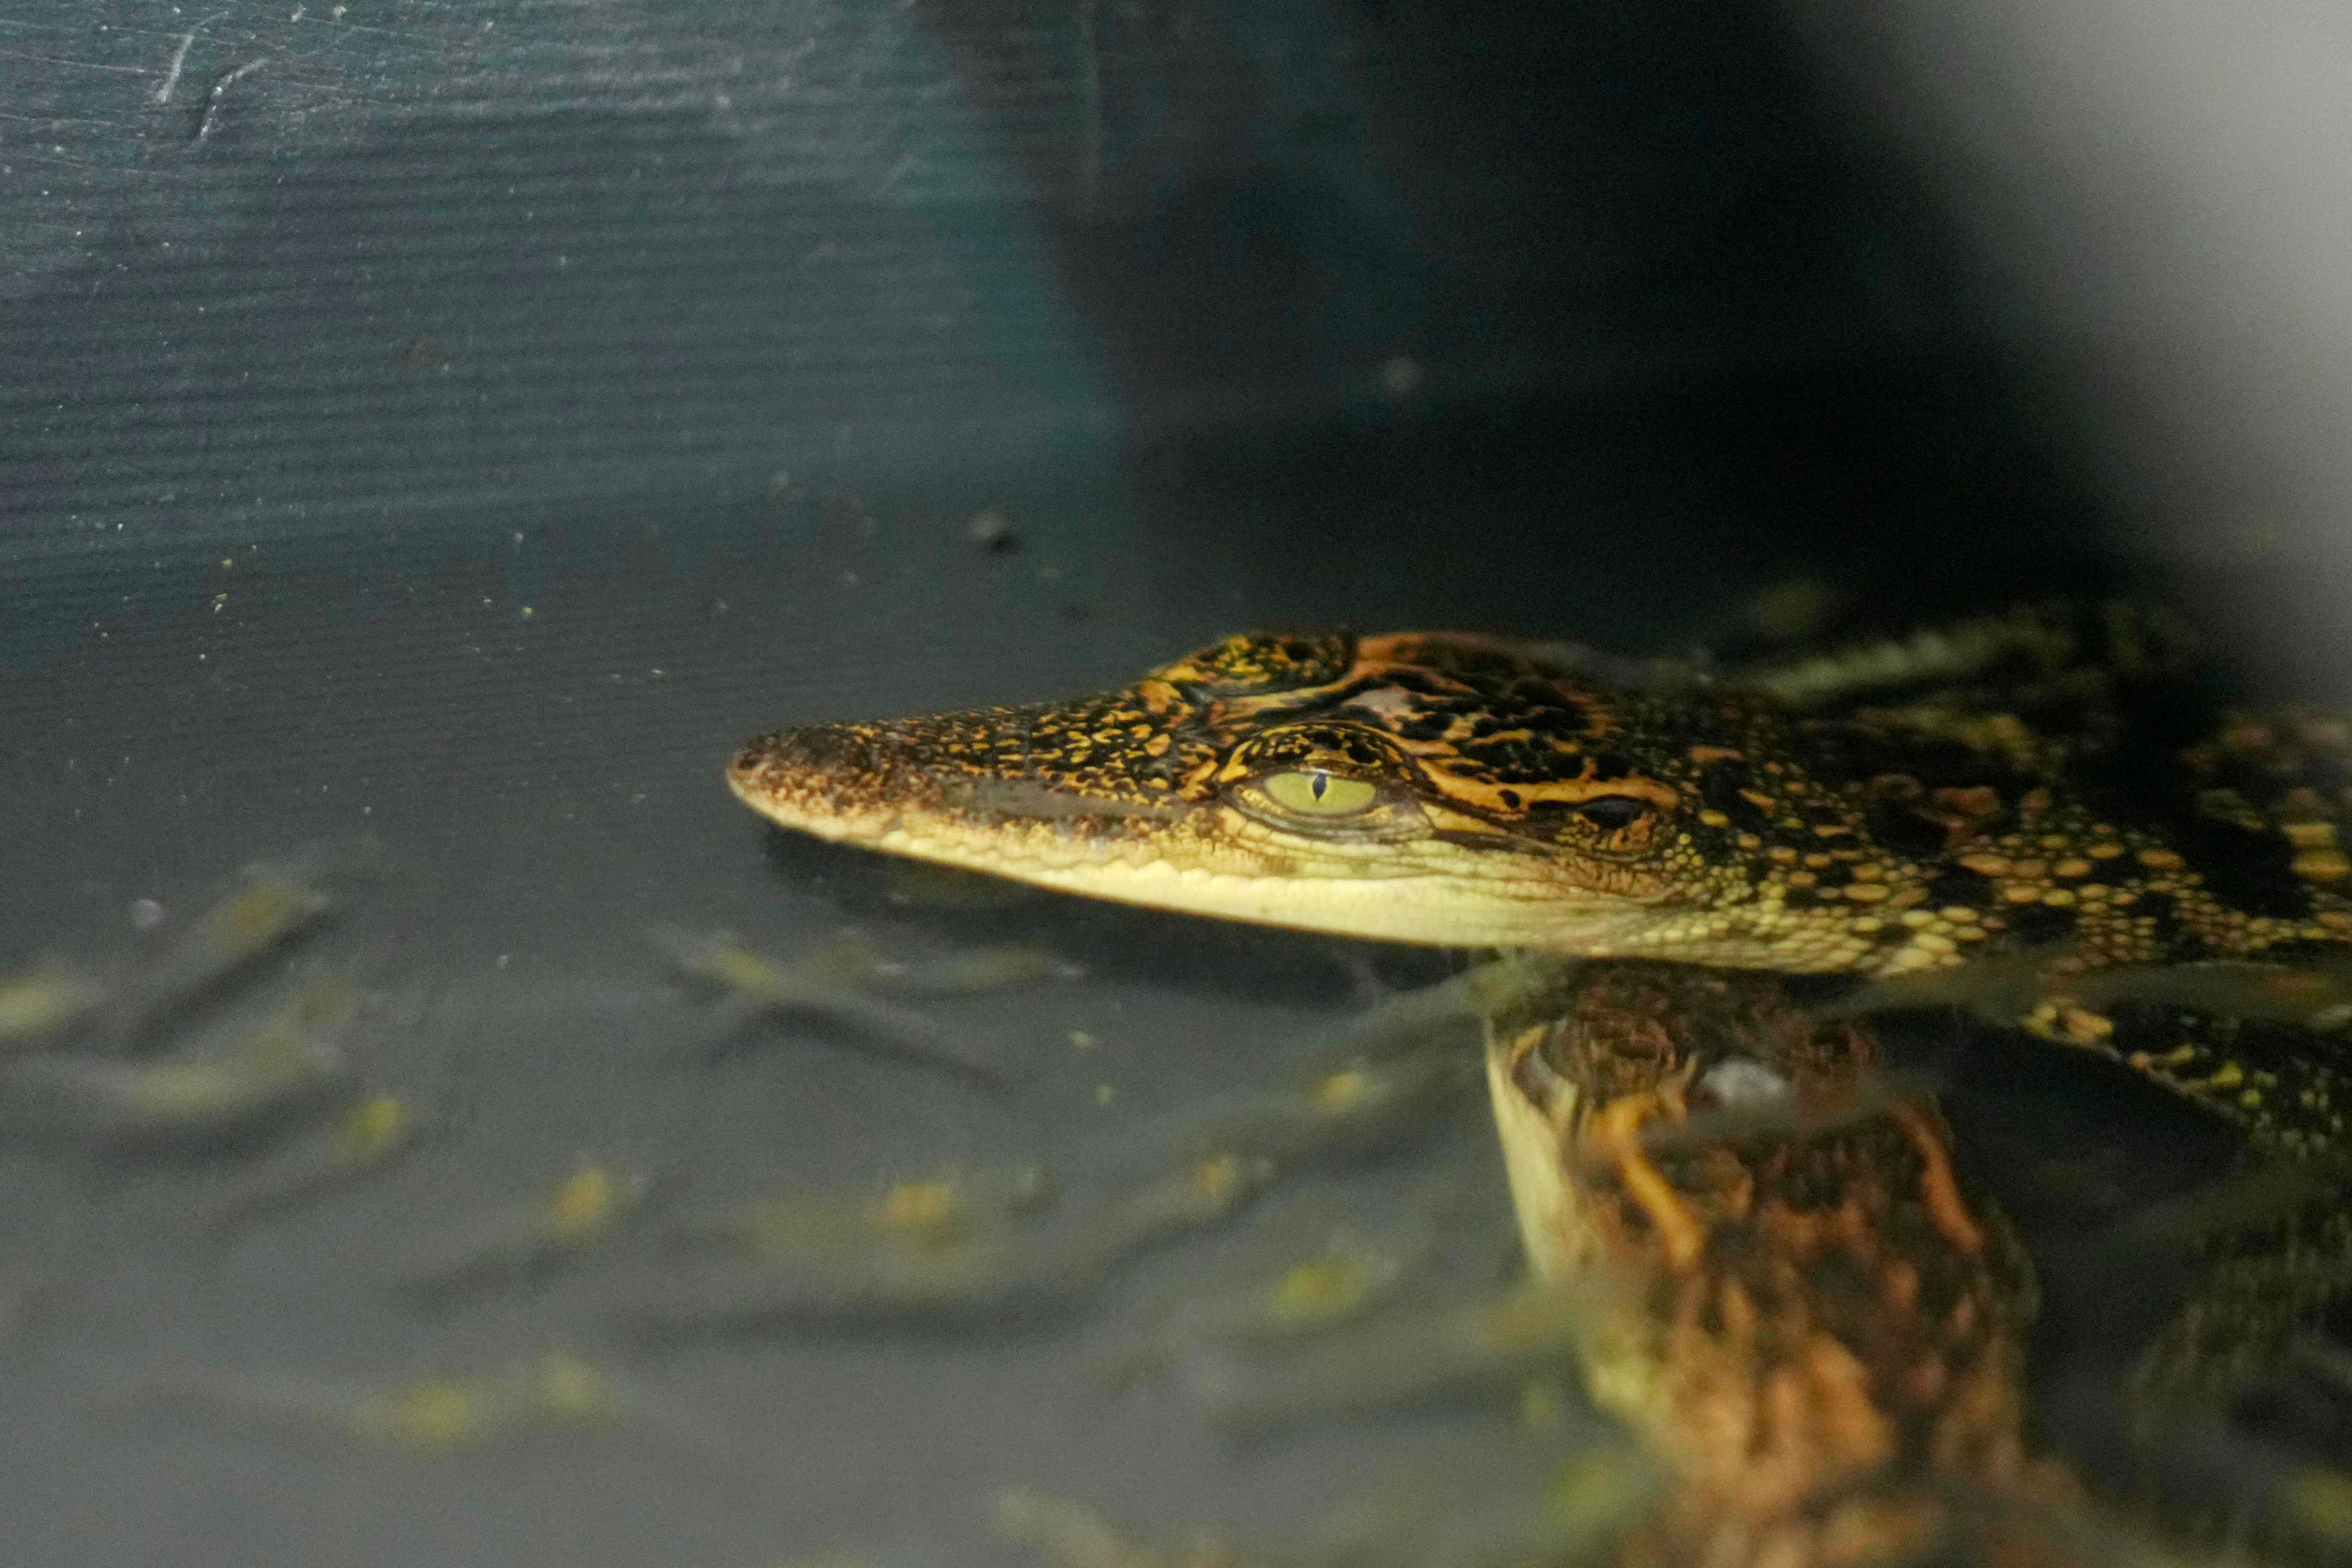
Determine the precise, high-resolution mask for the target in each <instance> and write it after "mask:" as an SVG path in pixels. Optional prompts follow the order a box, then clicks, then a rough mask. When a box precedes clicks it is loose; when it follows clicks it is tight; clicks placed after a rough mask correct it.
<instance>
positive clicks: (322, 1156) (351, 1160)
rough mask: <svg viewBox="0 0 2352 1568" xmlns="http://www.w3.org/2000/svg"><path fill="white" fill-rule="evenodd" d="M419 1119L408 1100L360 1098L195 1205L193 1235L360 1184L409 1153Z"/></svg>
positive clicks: (240, 1223)
mask: <svg viewBox="0 0 2352 1568" xmlns="http://www.w3.org/2000/svg"><path fill="white" fill-rule="evenodd" d="M425 1120H426V1119H425V1114H424V1112H423V1110H420V1108H419V1107H418V1106H417V1105H416V1104H415V1102H414V1101H413V1100H403V1099H401V1098H399V1097H398V1096H396V1095H390V1094H383V1093H373V1094H363V1095H362V1096H361V1097H360V1098H359V1099H357V1100H353V1101H352V1103H351V1104H349V1105H347V1106H345V1107H343V1109H341V1110H339V1111H337V1112H336V1113H335V1115H334V1116H333V1117H332V1118H331V1119H330V1120H328V1121H325V1122H323V1123H321V1124H320V1125H319V1126H317V1127H315V1128H312V1129H310V1130H309V1131H305V1132H303V1133H301V1134H300V1135H299V1136H297V1137H295V1138H293V1139H291V1140H289V1142H286V1143H284V1144H281V1145H279V1146H278V1147H277V1148H274V1149H272V1150H270V1151H269V1152H268V1153H266V1154H264V1155H262V1156H260V1157H259V1159H258V1161H257V1163H256V1165H255V1166H254V1167H253V1168H252V1169H249V1170H246V1171H242V1172H240V1173H238V1174H237V1175H236V1176H235V1177H234V1178H232V1179H231V1180H230V1181H229V1182H228V1183H227V1184H226V1185H225V1186H223V1187H221V1188H220V1189H218V1190H216V1191H215V1192H213V1193H211V1194H207V1195H205V1197H204V1198H203V1199H201V1200H200V1201H198V1202H197V1203H195V1204H194V1205H192V1206H191V1209H190V1212H189V1223H190V1224H191V1225H193V1226H195V1227H196V1228H197V1229H199V1230H206V1231H212V1232H215V1233H226V1232H229V1231H234V1230H236V1229H239V1228H242V1227H243V1226H247V1225H249V1224H251V1223H253V1222H255V1221H257V1220H259V1219H262V1218H265V1217H267V1216H268V1215H272V1214H276V1213H278V1212H279V1211H280V1210H283V1209H286V1208H289V1207H292V1206H294V1205H298V1204H302V1203H308V1202H311V1201H313V1200H316V1199H318V1198H321V1197H324V1196H326V1195H328V1194H331V1193H333V1192H335V1191H337V1190H339V1189H340V1188H342V1187H344V1186H347V1185H349V1184H352V1183H355V1182H359V1181H362V1180H364V1179H366V1178H367V1177H369V1176H371V1175H373V1174H375V1173H378V1172H381V1171H383V1169H385V1168H386V1167H388V1166H390V1165H391V1164H392V1163H394V1162H395V1161H397V1160H399V1159H400V1158H401V1157H402V1156H403V1155H405V1154H407V1153H408V1152H411V1151H412V1150H414V1149H415V1147H416V1144H417V1142H418V1140H419V1138H420V1136H421V1135H422V1133H423V1131H424V1130H425Z"/></svg>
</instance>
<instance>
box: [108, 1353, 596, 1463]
mask: <svg viewBox="0 0 2352 1568" xmlns="http://www.w3.org/2000/svg"><path fill="white" fill-rule="evenodd" d="M139 1393H140V1394H141V1395H142V1398H143V1400H144V1401H145V1402H146V1403H149V1404H152V1405H162V1406H164V1407H166V1408H171V1409H177V1410H182V1411H184V1412H187V1413H189V1414H191V1415H196V1416H197V1417H199V1418H201V1419H205V1420H210V1421H216V1422H222V1423H225V1424H227V1425H231V1426H249V1427H259V1428H262V1429H265V1430H269V1431H276V1432H284V1433H289V1434H294V1435H303V1434H310V1435H315V1436H326V1437H335V1438H341V1439H345V1440H348V1441H352V1442H355V1443H359V1444H362V1445H365V1446H367V1447H379V1448H389V1449H394V1450H396V1451H399V1452H403V1453H406V1454H410V1455H414V1456H416V1457H418V1458H441V1457H445V1456H448V1455H453V1454H467V1453H473V1452H477V1451H478V1450H480V1449H482V1448H484V1447H488V1446H489V1445H490V1444H492V1443H493V1442H497V1441H500V1440H505V1439H511V1438H514V1437H517V1436H523V1435H527V1434H529V1433H531V1432H560V1431H565V1430H591V1431H593V1430H603V1429H607V1428H610V1427H612V1426H616V1425H618V1424H619V1423H620V1422H621V1421H622V1420H623V1418H624V1417H625V1415H627V1414H628V1412H629V1409H630V1401H629V1400H628V1399H627V1398H626V1397H625V1395H624V1394H622V1392H621V1389H620V1387H619V1385H618V1384H616V1383H615V1382H614V1379H613V1378H612V1377H611V1376H610V1374H608V1373H605V1372H604V1371H603V1370H602V1369H601V1368H599V1367H598V1366H597V1365H596V1364H595V1363H593V1362H591V1361H588V1360H587V1359H585V1358H584V1357H582V1356H580V1355H578V1354H576V1353H574V1352H571V1351H568V1350H562V1349H549V1350H545V1351H542V1352H540V1353H539V1354H538V1355H537V1356H535V1357H533V1358H532V1359H531V1360H530V1362H528V1363H524V1364H522V1365H520V1366H517V1367H514V1368H511V1369H509V1370H508V1371H506V1372H503V1373H489V1374H484V1373H430V1374H427V1375H425V1376H423V1377H417V1378H411V1379H408V1380H406V1381H404V1382H400V1383H394V1384H381V1385H373V1386H372V1385H369V1384H364V1383H358V1382H354V1381H351V1380H345V1379H338V1378H331V1377H321V1376H314V1375H308V1374H300V1373H276V1374H260V1375H257V1374H249V1373H217V1372H210V1371H193V1370H184V1369H183V1370H173V1371H166V1372H163V1373H156V1374H153V1375H151V1376H150V1377H149V1378H148V1379H147V1380H146V1381H145V1382H144V1384H142V1386H141V1388H140V1390H139Z"/></svg>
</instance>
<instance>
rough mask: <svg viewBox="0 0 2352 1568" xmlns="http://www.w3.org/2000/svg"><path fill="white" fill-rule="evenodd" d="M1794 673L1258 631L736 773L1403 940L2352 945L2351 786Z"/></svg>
mask: <svg viewBox="0 0 2352 1568" xmlns="http://www.w3.org/2000/svg"><path fill="white" fill-rule="evenodd" d="M1782 679H1783V681H1784V683H1789V682H1790V681H1793V680H1794V679H1795V678H1794V677H1783V678H1782ZM1769 682H1770V678H1767V679H1766V682H1765V685H1766V688H1767V689H1760V690H1759V689H1753V688H1749V689H1734V688H1730V687H1723V688H1710V687H1705V686H1698V685H1692V686H1689V687H1686V688H1684V689H1664V690H1658V689H1639V688H1633V687H1616V688H1613V689H1612V687H1610V686H1607V685H1604V684H1602V683H1601V681H1599V680H1596V679H1593V678H1592V677H1591V676H1590V675H1589V674H1587V673H1585V672H1583V671H1581V670H1580V669H1578V668H1575V666H1574V665H1573V664H1572V663H1571V662H1570V661H1568V660H1566V659H1563V658H1559V657H1558V656H1556V655H1547V654H1546V653H1545V652H1543V651H1541V650H1531V649H1528V648H1527V647H1522V646H1518V645H1513V644H1508V643H1503V642H1497V641H1494V640H1491V639H1486V638H1481V637H1463V636H1454V635H1437V634H1420V633H1405V634H1399V635H1393V636H1387V637H1360V638H1350V637H1234V638H1230V639H1228V640H1226V641H1225V642H1223V643H1219V644H1217V645H1216V646H1215V647H1210V648H1206V649H1203V650H1202V651H1201V652H1200V653H1197V654H1194V655H1192V657H1191V658H1184V659H1180V660H1178V661H1177V662H1176V663H1174V664H1171V665H1168V666H1166V667H1165V668H1160V669H1158V670H1155V671H1153V672H1152V673H1151V674H1150V675H1148V676H1146V677H1144V678H1143V679H1141V680H1139V681H1138V682H1136V683H1135V684H1134V685H1132V686H1129V687H1126V688H1123V689H1119V690H1117V691H1113V692H1110V693H1108V694H1106V695H1104V696H1101V697H1097V698H1093V699H1090V700H1082V701H1077V702H1072V703H1065V704H1052V705H1043V706H1038V707H1032V708H992V709H982V710H977V711H973V712H968V713H950V714H941V715H938V716H935V717H930V718H924V719H912V720H904V721H896V722H889V723H853V724H832V725H821V726H816V727H814V728H808V729H799V730H785V731H778V732H777V733H775V734H772V735H768V736H765V737H762V738H761V739H760V740H758V741H755V742H752V743H751V745H749V746H747V747H745V748H744V750H743V751H742V752H741V753H740V755H738V756H737V757H736V759H735V762H734V764H733V766H732V767H731V768H730V771H729V775H728V776H729V781H730V784H733V786H734V789H735V792H736V794H737V795H740V796H741V797H742V798H743V800H744V801H745V802H746V803H747V804H749V805H751V807H752V808H753V809H754V810H757V811H759V812H761V813H762V814H763V815H765V816H769V817H771V818H772V819H773V820H775V821H776V822H779V823H781V824H782V825H783V826H787V827H793V828H798V829H801V830H802V831H804V832H808V833H814V834H816V835H818V836H820V837H826V838H833V839H839V840H843V841H845V842H849V843H853V844H859V845H864V846H866V847H871V848H876V849H882V850H886V851H888V852H890V853H894V854H899V855H908V856H912V857H914V858H919V859H925V860H934V861H939V862H941V863H944V864H947V865H951V866H960V867H964V868H970V869H973V870H980V871H988V872H994V873H996V874H999V875H1003V876H1008V877H1013V878H1017V879H1021V880H1024V881H1029V882H1035V883H1038V884H1040V885H1042V886H1045V887H1051V888H1058V889H1064V890H1066V891H1070V892H1076V893H1085V894H1089V895H1092V896H1094V897H1097V898H1107V899H1118V900H1124V901H1127V902H1130V903H1139V904H1147V905H1150V906H1152V907H1154V908H1159V909H1169V910H1184V911H1187V912H1190V913H1196V914H1206V915H1218V916H1223V917H1225V918H1228V919H1239V920H1252V921H1265V922H1267V923H1270V924H1276V925H1286V926H1296V927H1301V928H1305V929H1308V930H1314V931H1331V932H1336V933H1339V934H1342V935H1348V936H1362V937H1377V938H1385V939H1387V940H1391V941H1401V942H1437V943H1443V944H1445V945H1448V946H1457V947H1512V948H1528V949H1535V950H1538V951H1542V952H1555V953H1559V954H1563V955H1570V956H1576V957H1585V958H1607V957H1615V958H1660V959H1672V960H1675V961H1678V962H1684V963H1706V964H1717V965H1724V966H1729V967H1735V968H1746V969H1767V970H1775V971H1779V972H1782V973H1823V972H1845V973H1861V974H1875V975H1884V974H1888V973H1901V972H1903V971H1906V970H1916V969H1935V968H1941V967H1948V966H1954V965H1958V964H1959V963H1963V962H1964V961H1965V960H1966V959H1967V958H1968V957H1969V956H1970V955H1971V954H1972V953H1976V952H1986V951H1991V950H1998V949H2004V948H2013V947H2017V946H2021V945H2022V946H2035V947H2047V946H2051V945H2053V944H2055V943H2059V942H2067V943H2070V944H2072V945H2073V946H2074V947H2075V948H2076V949H2078V950H2079V952H2080V953H2081V956H2082V958H2083V959H2084V961H2085V962H2087V963H2095V964H2104V963H2147V962H2159V961H2178V960H2182V959H2188V958H2246V957H2254V956H2259V955H2263V954H2266V953H2269V952H2273V951H2276V950H2280V949H2283V948H2287V947H2290V946H2293V945H2295V944H2312V943H2343V942H2347V940H2352V902H2347V899H2346V898H2345V897H2344V895H2343V893H2342V891H2341V890H2340V889H2342V887H2343V885H2344V881H2345V878H2346V876H2347V871H2352V863H2347V860H2346V858H2345V857H2344V856H2343V855H2342V853H2341V852H2339V851H2338V850H2337V849H2336V847H2335V844H2334V835H2335V822H2336V816H2338V815H2340V814H2341V813H2342V811H2343V808H2344V803H2343V801H2342V800H2341V799H2340V798H2338V799H2336V800H2327V799H2325V798H2322V797H2321V796H2320V795H2318V793H2317V792H2313V791H2309V790H2305V791H2304V792H2302V793H2300V794H2294V795H2292V798H2289V796H2290V793H2291V792H2289V791H2287V790H2284V789H2283V790H2282V791H2281V792H2280V796H2279V798H2278V799H2275V800H2273V801H2270V802H2258V801H2251V800H2248V799H2246V798H2245V797H2244V795H2243V794H2242V792H2237V791H2232V792H2230V794H2229V795H2228V798H2226V799H2223V798H2220V796H2221V792H2220V791H2209V792H2207V793H2208V794H2209V795H2214V796H2215V797H2216V798H2214V799H2212V800H2208V801H2205V802H2203V803H2202V808H2201V809H2199V808H2195V807H2192V808H2190V809H2188V810H2175V811H2171V812H2169V813H2168V814H2163V815H2151V816H2146V817H2142V818H2139V819H2135V818H2133V817H2130V816H2125V815H2123V814H2122V813H2123V811H2124V809H2126V808H2127V807H2131V806H2137V805H2143V803H2139V802H2133V801H2129V800H2126V799H2122V798H2102V795H2105V796H2110V797H2116V796H2120V795H2122V793H2123V792H2121V791H2119V790H2116V789H2113V788H2109V789H2105V790H2102V789H2099V788H2097V787H2095V786H2094V784H2092V783H2091V782H2090V781H2087V780H2085V779H2084V778H2081V777H2078V776H2077V770H2076V766H2075V764H2076V763H2078V762H2079V760H2080V755H2081V752H2083V750H2084V746H2083V745H2082V744H2081V743H2079V742H2075V741H2074V739H2073V738H2071V737H2063V736H2051V735H2046V734H2042V733H2038V732H2036V731H2032V729H2030V728H2029V727H2028V726H2027V725H2026V724H2024V723H2022V722H2021V721H2019V720H2018V719H2017V718H2015V717H2014V716H2012V715H2010V714H2007V713H2000V712H1989V711H1985V710H1981V709H1979V708H1978V707H1975V706H1972V705H1968V704H1960V703H1948V704H1938V703H1937V702H1913V703H1911V704H1909V705H1908V706H1904V707H1887V708H1878V709H1870V710H1858V711H1845V712H1839V713H1835V714H1823V713H1821V712H1818V711H1805V710H1798V709H1795V708H1793V707H1791V706H1790V705H1789V704H1788V703H1786V702H1784V701H1780V700H1774V699H1773V698H1772V697H1771V696H1770V695H1769ZM1795 683H1796V684H1799V685H1800V686H1801V681H1797V682H1795ZM2323 738H2324V739H2327V737H2323ZM2332 740H2333V742H2334V743H2335V744H2336V745H2337V746H2339V747H2340V745H2341V736H2340V734H2338V735H2336V736H2335V737H2332ZM2217 754H2218V753H2217ZM2153 763H2155V765H2162V766H2169V765H2171V764H2170V763H2169V760H2168V759H2155V760H2153ZM1317 773H1321V774H1325V775H1327V776H1328V777H1331V778H1336V779H1341V780H1350V781H1361V782H1362V783H1363V784H1368V785H1370V789H1369V790H1366V791H1364V792H1362V795H1363V799H1362V803H1361V805H1360V806H1359V807H1358V808H1357V809H1354V810H1352V811H1348V812H1343V813H1332V814H1329V815H1322V814H1314V813H1308V812H1302V811H1298V810H1293V809H1289V808H1287V807H1286V805H1284V804H1283V803H1282V802H1279V801H1277V800H1276V799H1275V798H1274V797H1273V796H1272V795H1269V794H1268V793H1267V791H1266V787H1265V786H1266V782H1267V780H1268V779H1269V778H1271V777H1274V776H1276V775H1280V774H1290V775H1306V776H1307V777H1309V778H1311V777H1312V776H1313V775H1315V774H1317Z"/></svg>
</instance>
